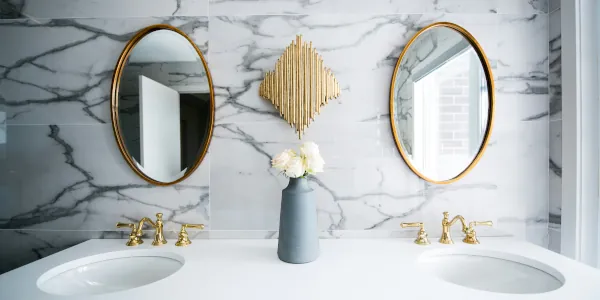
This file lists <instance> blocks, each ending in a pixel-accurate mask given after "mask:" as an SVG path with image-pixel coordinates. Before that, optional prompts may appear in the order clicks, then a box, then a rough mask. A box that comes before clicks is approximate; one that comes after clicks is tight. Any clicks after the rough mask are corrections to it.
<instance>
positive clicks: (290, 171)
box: [284, 156, 305, 178]
mask: <svg viewBox="0 0 600 300" xmlns="http://www.w3.org/2000/svg"><path fill="white" fill-rule="evenodd" d="M284 171H285V176H287V177H290V178H298V177H302V176H303V175H304V172H305V170H304V162H303V159H302V158H300V157H297V156H295V157H292V158H291V159H290V160H289V161H288V163H287V165H286V166H285V170H284Z"/></svg>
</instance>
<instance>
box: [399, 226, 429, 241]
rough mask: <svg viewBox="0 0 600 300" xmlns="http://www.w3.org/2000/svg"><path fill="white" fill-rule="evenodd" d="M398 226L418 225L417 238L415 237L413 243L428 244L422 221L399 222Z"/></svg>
mask: <svg viewBox="0 0 600 300" xmlns="http://www.w3.org/2000/svg"><path fill="white" fill-rule="evenodd" d="M400 227H402V228H406V227H419V232H418V233H417V239H415V244H417V245H423V246H425V245H429V239H428V238H427V232H425V225H424V224H423V222H414V223H400Z"/></svg>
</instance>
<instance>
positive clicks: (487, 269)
mask: <svg viewBox="0 0 600 300" xmlns="http://www.w3.org/2000/svg"><path fill="white" fill-rule="evenodd" d="M418 264H419V266H420V267H422V268H423V269H425V270H426V271H428V272H430V273H431V274H434V275H435V276H437V277H438V278H440V279H442V280H444V281H446V282H450V283H453V284H457V285H460V286H463V287H468V288H472V289H476V290H482V291H487V292H495V293H507V294H539V293H546V292H550V291H553V290H556V289H558V288H560V287H561V286H562V285H563V284H564V281H565V279H564V276H563V275H562V274H561V273H560V272H558V271H557V270H556V269H554V268H552V267H550V266H548V265H546V264H543V263H541V262H539V261H536V260H532V259H528V258H525V257H523V256H519V255H513V254H509V253H504V252H496V251H479V250H470V251H460V250H459V251H452V252H450V251H430V252H426V253H424V254H423V255H421V257H420V258H419V262H418Z"/></svg>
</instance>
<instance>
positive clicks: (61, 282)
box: [37, 250, 184, 296]
mask: <svg viewBox="0 0 600 300" xmlns="http://www.w3.org/2000/svg"><path fill="white" fill-rule="evenodd" d="M183 264H184V259H183V257H181V256H179V255H177V254H175V253H169V252H166V253H157V252H155V251H150V250H138V251H118V252H111V253H106V254H100V255H94V256H89V257H85V258H81V259H78V260H74V261H71V262H68V263H65V264H63V265H60V266H58V267H56V268H53V269H51V270H49V271H48V272H46V273H44V274H43V275H42V276H40V278H39V279H38V281H37V286H38V288H39V289H40V290H42V291H44V292H46V293H49V294H54V295H61V296H73V295H98V294H106V293H112V292H118V291H124V290H129V289H133V288H136V287H141V286H144V285H148V284H151V283H153V282H156V281H159V280H161V279H164V278H166V277H168V276H169V275H171V274H173V273H175V272H177V271H178V270H179V269H180V268H181V267H182V266H183Z"/></svg>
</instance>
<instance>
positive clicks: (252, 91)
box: [210, 14, 499, 124]
mask: <svg viewBox="0 0 600 300" xmlns="http://www.w3.org/2000/svg"><path fill="white" fill-rule="evenodd" d="M442 20H443V21H449V22H455V23H458V24H460V25H461V26H464V27H465V28H466V29H467V30H469V31H471V32H472V34H473V35H474V36H475V37H476V38H477V39H478V41H479V43H480V44H481V45H482V46H483V48H484V51H486V53H487V54H488V56H490V57H497V51H496V48H497V39H496V37H495V36H496V34H495V33H496V32H497V25H498V22H497V20H499V18H498V17H496V16H492V17H485V16H480V15H475V16H466V15H460V16H459V15H443V14H436V15H393V16H391V15H386V16H374V17H373V16H364V17H363V16H358V17H357V16H250V17H214V18H211V21H210V24H211V25H210V40H211V46H210V48H211V54H210V66H211V72H212V74H213V77H214V82H215V86H216V90H215V91H216V95H217V97H216V101H217V112H216V119H217V123H218V124H226V123H231V122H253V121H272V120H274V119H278V118H279V115H278V114H277V113H276V111H275V109H274V108H273V106H272V105H271V104H270V103H269V101H267V100H264V99H262V98H260V97H259V95H258V86H259V85H260V82H261V81H262V78H263V74H264V73H265V72H266V71H269V70H272V68H273V66H274V65H275V62H276V61H277V59H278V58H279V55H281V53H282V51H283V49H284V48H285V47H286V46H287V45H288V44H289V43H290V42H291V41H292V39H294V36H295V34H296V33H301V34H303V37H304V39H305V40H310V41H312V42H313V44H314V45H315V47H316V48H317V51H318V52H319V53H321V54H322V55H323V58H324V61H325V64H326V65H327V66H328V67H331V68H332V69H333V71H334V73H335V76H336V78H337V79H338V81H339V82H340V85H341V88H342V92H341V95H340V98H339V101H340V102H341V105H337V102H338V101H333V103H331V104H329V105H328V106H326V107H325V108H324V109H323V112H322V115H321V116H318V117H317V120H323V119H325V120H340V121H366V120H376V119H378V118H382V117H386V116H387V115H388V114H389V104H388V99H389V88H390V78H391V76H392V73H393V69H394V66H395V64H396V60H397V59H398V56H399V55H400V52H401V50H402V48H403V47H404V45H405V44H406V42H407V41H408V40H409V39H410V38H411V37H412V36H413V35H414V34H415V33H416V31H417V30H418V29H419V28H421V27H423V26H425V25H427V24H429V23H431V22H433V21H442ZM347 31H352V32H355V33H356V34H353V35H347V34H343V33H344V32H347ZM348 57H353V58H356V59H352V60H351V61H350V62H349V61H348V59H347V58H348Z"/></svg>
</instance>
